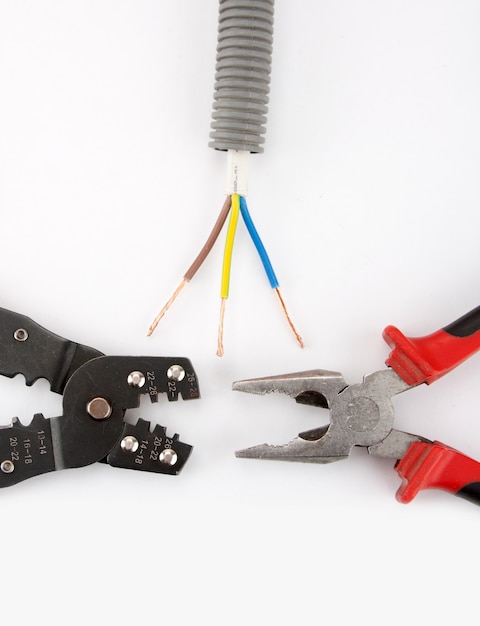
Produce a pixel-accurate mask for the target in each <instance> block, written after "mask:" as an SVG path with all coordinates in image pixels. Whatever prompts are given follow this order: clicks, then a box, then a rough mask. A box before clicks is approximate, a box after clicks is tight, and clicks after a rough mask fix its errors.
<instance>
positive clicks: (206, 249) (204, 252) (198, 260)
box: [147, 196, 231, 337]
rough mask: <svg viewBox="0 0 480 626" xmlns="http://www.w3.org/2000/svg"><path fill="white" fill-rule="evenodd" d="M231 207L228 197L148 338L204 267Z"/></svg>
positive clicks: (152, 326)
mask: <svg viewBox="0 0 480 626" xmlns="http://www.w3.org/2000/svg"><path fill="white" fill-rule="evenodd" d="M230 206H231V198H230V196H227V198H226V200H225V202H224V203H223V206H222V208H221V210H220V213H219V214H218V217H217V221H216V222H215V224H214V226H213V229H212V232H211V233H210V235H209V236H208V239H207V241H206V242H205V243H204V245H203V248H202V249H201V250H200V252H199V253H198V255H197V256H196V257H195V259H194V261H193V263H192V264H191V265H190V267H189V268H188V270H187V271H186V272H185V274H184V276H183V280H182V282H181V283H180V285H179V286H178V287H177V288H176V290H175V292H174V293H173V295H172V297H171V298H170V300H169V301H168V302H167V303H166V305H165V306H164V307H163V309H162V310H161V311H160V313H159V314H158V315H157V317H156V318H155V319H154V320H153V322H152V323H151V325H150V328H149V329H148V332H147V337H150V335H151V334H152V333H153V331H154V330H155V328H156V327H157V326H158V323H159V321H160V320H161V319H162V317H163V316H164V315H165V313H166V312H167V311H168V309H169V308H170V307H171V306H172V304H173V303H174V302H175V300H176V299H177V296H178V294H179V293H180V292H181V291H182V289H183V288H184V287H185V285H186V284H187V283H188V282H190V281H191V280H192V278H193V277H194V276H195V274H196V273H197V272H198V270H199V269H200V267H201V266H202V265H203V263H204V261H205V259H206V258H207V256H208V255H209V254H210V251H211V250H212V248H213V246H214V245H215V242H216V241H217V239H218V236H219V235H220V233H221V231H222V228H223V225H224V224H225V221H226V219H227V217H228V214H229V213H230Z"/></svg>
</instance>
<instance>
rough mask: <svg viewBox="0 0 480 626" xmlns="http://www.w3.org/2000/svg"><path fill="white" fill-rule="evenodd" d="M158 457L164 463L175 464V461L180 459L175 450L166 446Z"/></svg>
mask: <svg viewBox="0 0 480 626" xmlns="http://www.w3.org/2000/svg"><path fill="white" fill-rule="evenodd" d="M158 458H159V460H160V463H163V464H164V465H175V463H176V462H177V461H178V456H177V453H176V452H175V450H172V448H165V449H164V450H162V451H161V452H160V454H159V456H158Z"/></svg>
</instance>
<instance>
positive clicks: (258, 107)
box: [209, 0, 274, 152]
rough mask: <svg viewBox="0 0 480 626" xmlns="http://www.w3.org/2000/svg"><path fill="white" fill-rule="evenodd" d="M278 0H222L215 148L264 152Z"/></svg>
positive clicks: (218, 50)
mask: <svg viewBox="0 0 480 626" xmlns="http://www.w3.org/2000/svg"><path fill="white" fill-rule="evenodd" d="M273 5H274V0H220V8H219V19H218V42H217V65H216V68H215V69H216V74H215V93H214V103H213V113H212V123H211V129H212V130H211V133H210V138H211V140H212V141H211V142H210V143H209V146H210V147H212V148H215V149H216V150H244V151H247V152H263V146H262V144H263V143H264V141H265V139H264V134H265V125H266V122H267V113H268V92H269V88H270V87H269V85H270V72H271V64H272V44H273V8H274V7H273Z"/></svg>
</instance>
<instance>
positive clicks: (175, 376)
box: [167, 365, 185, 382]
mask: <svg viewBox="0 0 480 626" xmlns="http://www.w3.org/2000/svg"><path fill="white" fill-rule="evenodd" d="M167 378H169V379H170V380H177V381H178V382H180V381H181V380H183V379H184V378H185V370H184V369H183V367H182V366H181V365H172V366H170V367H169V368H168V370H167Z"/></svg>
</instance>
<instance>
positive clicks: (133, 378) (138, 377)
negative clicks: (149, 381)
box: [127, 372, 145, 387]
mask: <svg viewBox="0 0 480 626" xmlns="http://www.w3.org/2000/svg"><path fill="white" fill-rule="evenodd" d="M127 383H128V384H129V385H130V386H131V387H143V385H144V384H145V376H144V375H143V374H142V372H130V374H129V375H128V376H127Z"/></svg>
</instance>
